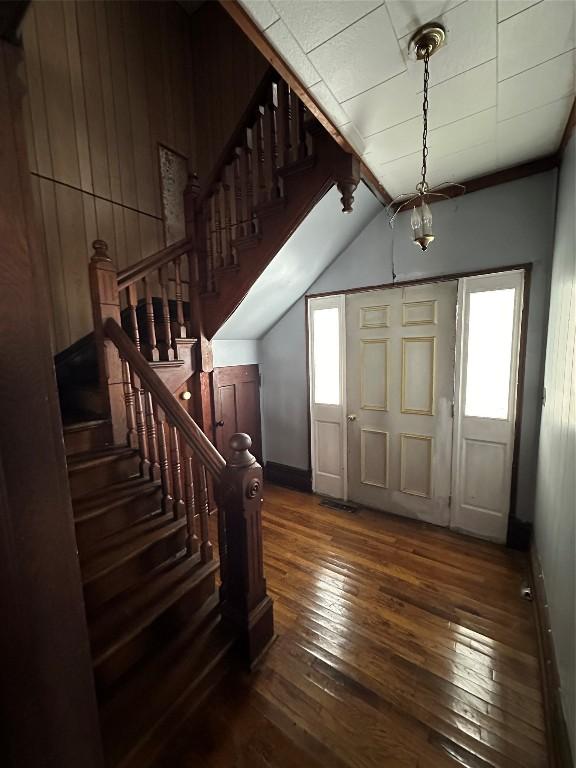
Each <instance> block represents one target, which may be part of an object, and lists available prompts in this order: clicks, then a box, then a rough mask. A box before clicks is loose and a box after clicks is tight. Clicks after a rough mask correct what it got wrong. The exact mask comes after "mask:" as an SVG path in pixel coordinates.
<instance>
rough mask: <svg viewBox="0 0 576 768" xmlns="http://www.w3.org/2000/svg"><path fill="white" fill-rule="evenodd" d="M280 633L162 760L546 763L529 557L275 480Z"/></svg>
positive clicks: (268, 513)
mask: <svg viewBox="0 0 576 768" xmlns="http://www.w3.org/2000/svg"><path fill="white" fill-rule="evenodd" d="M263 525H264V551H265V567H266V575H267V580H268V591H269V593H270V595H271V596H272V597H273V599H274V601H275V604H274V605H275V618H276V628H277V632H278V639H277V641H276V643H275V644H274V646H273V647H272V648H271V650H270V651H269V652H268V654H267V656H266V658H265V660H264V661H263V663H262V664H261V666H260V668H259V669H258V671H257V672H255V673H253V674H252V676H248V675H240V674H238V673H234V674H233V675H232V676H230V677H229V678H228V679H227V680H225V681H224V683H223V684H222V685H221V686H220V688H219V689H218V690H217V691H215V692H214V693H213V695H212V696H211V698H209V699H208V700H207V701H206V702H205V703H204V704H203V705H202V706H201V707H200V709H199V710H197V711H196V712H195V713H193V714H192V715H191V716H190V717H189V719H188V720H187V722H186V723H185V724H184V726H183V727H182V728H181V729H180V730H179V732H178V733H177V734H176V736H175V737H174V738H173V739H172V740H171V742H170V744H169V747H168V749H167V750H166V751H165V753H164V754H163V755H162V756H161V757H160V758H159V759H158V761H157V763H156V766H155V768H168V767H169V768H184V767H185V766H186V768H188V767H191V766H195V767H197V768H228V767H230V768H232V767H234V768H264V767H265V766H266V767H268V768H271V767H273V768H319V767H320V766H322V767H323V768H365V767H366V768H368V767H370V768H428V767H430V768H437V767H438V768H454V767H455V766H469V767H470V768H484V767H485V766H497V767H498V768H500V767H502V768H543V767H544V766H546V764H547V763H546V748H545V733H544V720H543V711H542V700H541V692H540V678H539V670H538V659H537V645H536V633H535V627H534V619H533V613H532V604H531V603H528V602H525V601H523V600H522V599H521V598H520V584H521V581H522V579H523V578H524V577H525V576H526V572H527V568H528V564H527V560H526V559H525V557H524V556H523V555H521V554H520V553H516V552H511V551H508V550H505V549H504V548H502V547H498V546H495V545H491V544H487V543H483V542H479V541H476V540H472V539H469V538H466V537H463V536H459V535H456V534H453V533H451V532H449V531H446V530H444V529H440V528H434V527H432V526H428V525H425V524H420V523H417V522H413V521H409V520H403V519H401V518H396V517H393V516H389V515H383V514H379V513H376V512H369V511H360V512H358V513H349V512H341V511H336V510H331V509H327V508H325V507H321V506H319V499H318V498H317V497H315V496H311V495H308V494H302V493H298V492H296V491H290V490H285V489H280V488H276V487H273V486H269V485H268V486H266V500H265V505H264V515H263Z"/></svg>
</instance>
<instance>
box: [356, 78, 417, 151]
mask: <svg viewBox="0 0 576 768" xmlns="http://www.w3.org/2000/svg"><path fill="white" fill-rule="evenodd" d="M421 101H422V97H421V96H418V94H417V93H416V90H415V88H414V83H413V82H412V80H411V79H410V78H409V77H408V75H407V73H406V72H402V73H401V74H399V75H396V77H392V78H390V80H386V82H385V83H380V85H377V86H375V87H374V88H371V89H370V90H369V91H366V92H365V93H361V94H360V95H359V96H355V97H354V98H353V99H349V100H348V101H345V102H344V103H343V107H344V108H345V109H346V112H347V113H348V114H349V115H350V117H351V119H352V120H353V121H354V123H355V125H356V127H357V128H358V130H359V131H360V134H361V135H362V136H369V135H370V134H372V133H377V132H378V131H383V130H385V129H386V128H391V127H392V126H393V125H397V124H398V123H402V122H404V121H405V120H409V119H410V118H411V117H415V116H416V115H418V113H419V111H420V109H421Z"/></svg>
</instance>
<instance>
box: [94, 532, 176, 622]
mask: <svg viewBox="0 0 576 768" xmlns="http://www.w3.org/2000/svg"><path fill="white" fill-rule="evenodd" d="M186 535H187V532H186V528H179V529H178V530H177V531H175V532H174V533H172V534H171V535H170V536H165V537H164V538H162V539H159V540H158V541H155V542H154V543H152V544H151V545H150V546H149V547H147V548H146V549H145V550H143V551H142V552H139V553H138V554H136V555H134V557H132V558H130V559H129V560H127V561H126V562H124V563H119V564H118V565H117V567H115V568H114V569H113V570H110V571H108V572H106V573H105V574H102V576H99V577H98V578H95V579H94V580H92V581H90V582H89V583H88V584H85V585H84V599H85V602H86V612H87V614H88V616H89V617H90V616H92V615H94V614H95V613H96V611H97V610H98V609H99V608H100V607H101V606H102V605H103V603H105V602H106V601H107V600H111V599H112V598H113V597H115V596H116V595H118V594H119V593H120V592H124V591H125V590H127V589H130V588H131V587H133V586H135V585H136V584H137V583H138V581H139V580H140V579H142V578H144V577H145V576H146V575H147V574H149V573H150V571H152V570H154V569H155V568H157V567H159V566H160V565H162V563H164V562H166V561H167V560H169V559H170V558H171V557H174V555H176V554H177V553H178V552H181V551H182V550H183V549H184V548H185V546H186Z"/></svg>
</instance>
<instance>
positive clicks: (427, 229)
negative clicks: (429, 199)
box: [422, 200, 432, 235]
mask: <svg viewBox="0 0 576 768" xmlns="http://www.w3.org/2000/svg"><path fill="white" fill-rule="evenodd" d="M422 234H424V235H431V234H432V211H431V210H430V206H429V205H428V203H426V202H425V201H424V200H423V201H422Z"/></svg>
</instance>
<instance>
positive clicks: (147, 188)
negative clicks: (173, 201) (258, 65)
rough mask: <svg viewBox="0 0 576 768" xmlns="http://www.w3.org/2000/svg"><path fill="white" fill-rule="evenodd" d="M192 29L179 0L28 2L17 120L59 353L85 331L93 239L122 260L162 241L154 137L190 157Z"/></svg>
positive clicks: (131, 258)
mask: <svg viewBox="0 0 576 768" xmlns="http://www.w3.org/2000/svg"><path fill="white" fill-rule="evenodd" d="M190 28H191V18H190V17H189V16H188V15H187V14H186V13H185V12H184V11H183V10H182V8H180V6H179V5H178V4H177V3H175V2H152V1H149V2H146V1H145V2H119V1H118V0H114V1H112V2H102V1H98V2H91V1H89V0H81V1H79V2H72V1H71V0H65V1H64V2H55V1H53V0H37V1H34V2H32V3H31V5H30V7H29V9H28V11H27V14H26V17H25V20H24V25H23V44H24V53H25V72H24V73H23V79H25V81H26V83H27V90H28V92H27V96H26V99H25V105H24V106H25V118H26V122H27V139H28V149H29V163H30V171H31V174H32V180H33V189H34V196H35V204H36V211H37V216H38V222H39V226H40V232H41V237H42V245H43V249H44V257H45V259H46V262H47V267H48V274H49V280H50V296H51V303H52V315H53V317H52V340H53V346H54V351H56V352H57V351H60V350H62V349H64V348H66V347H67V346H68V345H70V344H71V343H73V342H74V341H76V340H77V339H78V338H80V337H81V336H83V335H84V334H86V333H89V332H90V331H91V330H92V317H91V307H90V298H89V287H88V261H89V258H90V255H91V243H92V241H93V240H94V239H95V238H97V237H99V238H102V239H104V240H106V241H107V242H108V243H109V245H110V252H111V255H112V256H113V258H114V260H115V261H116V264H117V266H118V268H120V269H121V268H123V267H125V266H126V265H128V264H130V263H133V262H135V261H138V260H140V259H141V258H143V256H145V255H147V254H149V253H152V252H154V251H155V250H158V249H159V248H161V247H162V246H163V244H164V236H163V222H162V214H161V202H160V176H159V165H158V143H162V144H165V145H166V146H168V147H170V148H171V149H173V150H175V151H177V152H179V153H181V154H183V155H185V156H186V157H187V158H188V159H189V167H190V168H195V166H196V151H195V150H196V147H195V142H194V130H193V126H194V120H193V114H192V112H193V99H192V87H193V86H192V81H193V78H192V67H193V63H192V50H191V45H190Z"/></svg>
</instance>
